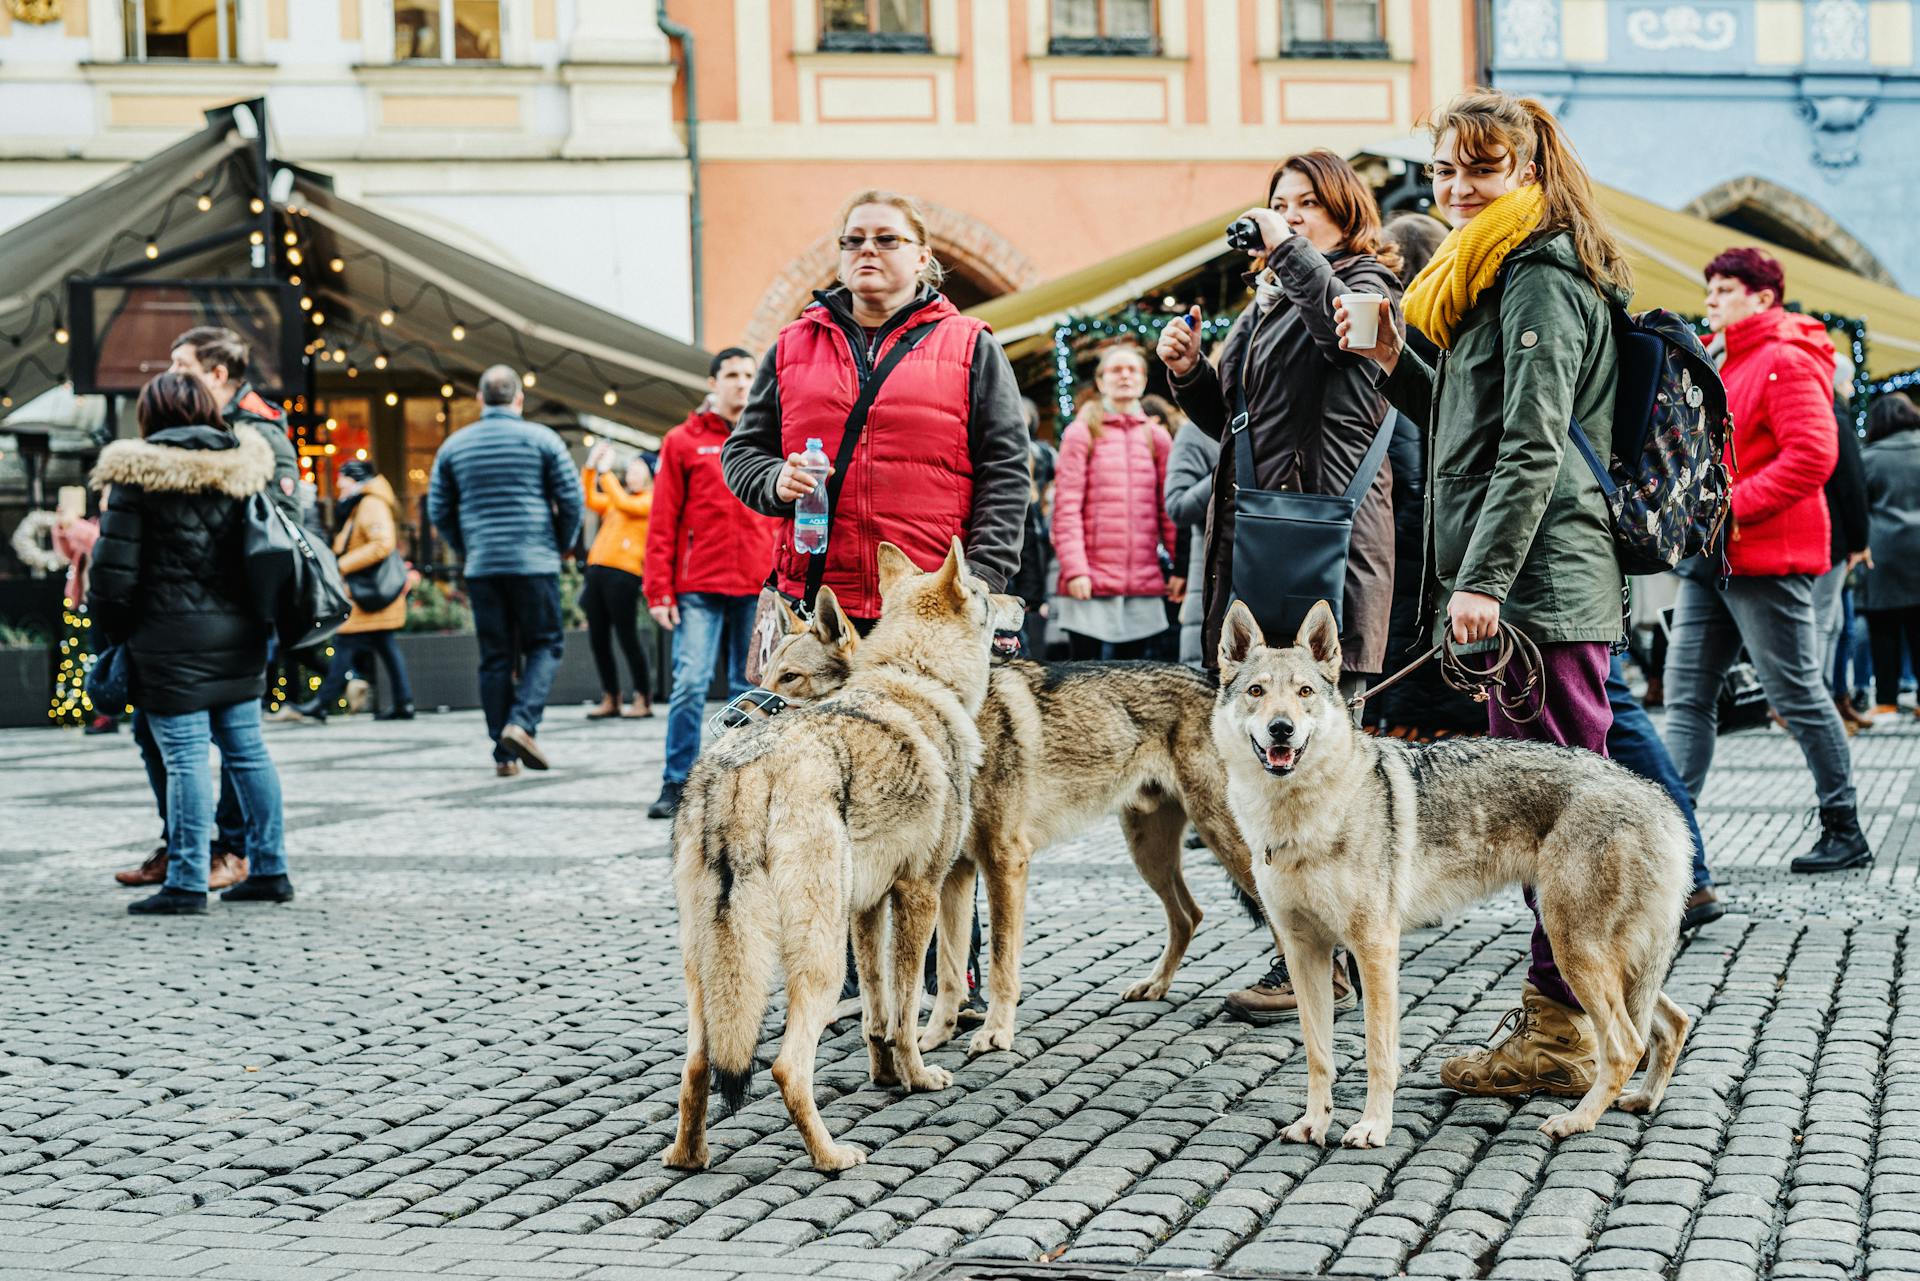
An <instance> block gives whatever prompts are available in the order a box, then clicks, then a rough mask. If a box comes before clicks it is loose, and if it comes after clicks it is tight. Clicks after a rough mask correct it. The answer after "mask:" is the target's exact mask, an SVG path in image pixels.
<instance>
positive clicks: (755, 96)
mask: <svg viewBox="0 0 1920 1281" xmlns="http://www.w3.org/2000/svg"><path fill="white" fill-rule="evenodd" d="M667 9H668V12H669V15H670V17H671V19H672V20H674V21H676V22H678V23H680V24H684V26H685V27H686V28H687V29H688V30H689V31H690V32H691V33H692V35H693V46H692V47H693V51H692V55H691V59H692V61H693V63H694V69H695V73H696V77H695V78H696V81H697V92H696V94H695V99H694V102H693V104H692V105H693V108H694V110H693V111H692V113H691V118H689V119H688V125H689V127H690V129H692V130H693V131H694V132H695V133H696V134H697V140H698V149H699V154H700V164H699V170H700V175H701V192H700V218H701V221H702V225H703V231H704V235H703V239H704V253H703V254H702V258H703V263H702V272H701V276H702V286H701V292H702V303H701V305H702V311H703V314H704V316H705V322H706V323H705V335H706V341H707V345H708V346H709V347H718V346H721V345H723V344H725V343H727V342H735V341H737V342H740V343H742V344H743V345H746V346H748V347H751V348H753V349H755V350H759V349H761V348H764V347H765V346H766V345H767V344H768V343H770V342H771V341H772V338H773V335H774V334H775V333H776V332H777V331H778V329H779V327H780V325H781V324H783V323H784V322H785V321H787V320H788V319H791V318H792V316H793V315H794V314H795V313H796V312H797V311H798V310H799V308H800V307H801V306H803V305H804V304H805V302H806V301H807V299H808V296H809V294H810V292H811V291H812V290H814V289H816V288H819V287H821V286H824V285H826V284H828V283H830V282H831V281H832V279H833V276H834V272H835V270H836V267H837V263H838V259H837V255H836V253H835V252H834V250H833V247H832V242H831V235H832V233H833V232H835V231H836V230H837V229H836V228H834V227H833V226H832V225H831V224H832V222H833V219H834V216H835V214H836V213H837V211H838V209H839V207H840V205H841V202H842V201H843V200H844V199H845V198H846V197H847V195H849V194H850V193H851V192H853V191H855V190H858V189H860V188H862V187H887V188H894V189H897V190H901V191H905V192H909V193H912V194H914V195H916V196H918V197H920V198H921V199H922V200H923V201H924V202H925V203H926V205H927V208H928V212H929V215H930V220H931V223H932V235H933V239H934V242H935V243H934V248H935V251H936V253H937V254H938V256H939V257H940V259H941V261H942V262H943V263H945V264H946V266H947V267H948V269H949V280H950V290H949V292H950V293H951V295H952V296H953V297H954V300H955V301H956V302H957V303H959V304H960V305H961V306H963V307H964V306H967V305H970V304H972V303H975V302H979V301H981V300H983V299H985V298H989V297H993V296H997V295H999V294H1003V293H1007V292H1010V291H1012V290H1016V289H1020V288H1023V287H1026V286H1028V285H1032V284H1035V283H1038V282H1039V281H1041V280H1045V279H1049V278H1052V277H1055V276H1059V275H1061V274H1064V273H1066V272H1069V271H1073V270H1076V269H1078V268H1081V267H1084V266H1087V265H1089V264H1091V263H1094V262H1098V261H1100V260H1101V259H1104V258H1107V257H1110V256H1112V255H1114V254H1116V253H1119V252H1122V251H1124V250H1127V249H1130V248H1133V247H1135V246H1137V245H1141V244H1144V243H1146V242H1148V241H1151V240H1153V239H1155V238H1157V237H1160V236H1164V235H1167V234H1168V233H1170V232H1174V231H1177V230H1180V229H1182V228H1185V227H1189V226H1192V225H1193V224H1194V223H1196V222H1197V221H1199V220H1201V219H1204V218H1207V217H1210V216H1213V215H1216V214H1222V213H1225V212H1227V211H1228V210H1230V209H1232V208H1233V207H1234V206H1235V205H1242V206H1245V205H1254V204H1259V203H1263V202H1264V199H1265V194H1266V183H1267V178H1268V174H1269V172H1270V171H1271V169H1272V167H1273V165H1274V163H1275V161H1277V160H1278V159H1280V158H1281V157H1282V156H1285V155H1286V154H1287V153H1289V152H1292V151H1298V150H1302V149H1306V148H1310V147H1316V146H1327V147H1333V148H1335V149H1338V150H1341V151H1343V152H1349V151H1353V150H1357V149H1359V148H1361V147H1363V146H1366V145H1367V144H1370V143H1376V142H1378V141H1380V140H1381V139H1382V138H1383V137H1393V138H1398V137H1403V136H1404V135H1405V134H1406V133H1407V131H1408V130H1409V129H1411V128H1412V126H1413V124H1414V122H1415V120H1417V119H1418V117H1419V116H1420V115H1421V113H1422V112H1424V111H1425V110H1426V109H1427V108H1428V107H1429V106H1430V105H1431V104H1432V103H1433V102H1434V101H1435V100H1436V99H1439V98H1443V97H1445V96H1446V95H1449V94H1452V93H1454V92H1456V91H1458V90H1459V89H1460V88H1462V87H1463V86H1465V85H1467V84H1469V83H1470V82H1472V80H1473V79H1474V78H1475V75H1476V71H1475V68H1476V67H1477V66H1478V65H1479V64H1478V56H1477V47H1478V37H1477V25H1476V13H1477V5H1476V4H1475V3H1474V0H668V4H667ZM685 107H686V104H685V103H684V102H683V104H682V110H683V115H685V114H687V113H686V112H685Z"/></svg>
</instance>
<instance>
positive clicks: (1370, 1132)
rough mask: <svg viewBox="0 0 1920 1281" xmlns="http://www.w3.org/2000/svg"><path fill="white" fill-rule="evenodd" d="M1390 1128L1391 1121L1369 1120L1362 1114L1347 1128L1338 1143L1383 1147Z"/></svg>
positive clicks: (1345, 1145) (1352, 1145)
mask: <svg viewBox="0 0 1920 1281" xmlns="http://www.w3.org/2000/svg"><path fill="white" fill-rule="evenodd" d="M1392 1130H1393V1122H1392V1121H1380V1120H1370V1119H1369V1118H1367V1117H1364V1116H1363V1117H1361V1118H1360V1119H1359V1120H1358V1121H1356V1122H1354V1123H1353V1124H1352V1125H1351V1126H1349V1127H1348V1128H1347V1132H1346V1135H1345V1136H1344V1137H1343V1138H1341V1140H1340V1145H1341V1146H1342V1147H1348V1148H1383V1147H1385V1146H1386V1145H1387V1135H1388V1134H1389V1133H1391V1132H1392Z"/></svg>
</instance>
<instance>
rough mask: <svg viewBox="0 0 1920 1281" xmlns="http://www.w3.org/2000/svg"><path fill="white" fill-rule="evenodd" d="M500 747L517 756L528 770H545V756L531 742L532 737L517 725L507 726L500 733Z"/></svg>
mask: <svg viewBox="0 0 1920 1281" xmlns="http://www.w3.org/2000/svg"><path fill="white" fill-rule="evenodd" d="M500 746H502V747H504V748H506V749H507V750H508V751H509V752H512V753H513V754H514V755H515V756H518V757H519V758H520V763H521V764H522V765H525V766H526V767H527V768H528V769H546V768H547V754H546V753H545V752H543V751H541V750H540V744H538V743H536V742H534V741H533V735H531V734H529V733H528V732H527V731H526V730H524V729H521V728H520V727H519V726H518V725H509V726H507V727H506V728H505V729H503V730H501V731H500Z"/></svg>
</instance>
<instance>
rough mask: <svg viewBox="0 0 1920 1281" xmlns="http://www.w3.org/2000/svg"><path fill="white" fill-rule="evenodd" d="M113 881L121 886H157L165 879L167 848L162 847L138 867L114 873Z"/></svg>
mask: <svg viewBox="0 0 1920 1281" xmlns="http://www.w3.org/2000/svg"><path fill="white" fill-rule="evenodd" d="M113 879H114V880H116V881H118V882H120V883H121V884H122V885H159V884H162V883H163V882H165V880H166V879H167V847H166V846H164V845H162V846H161V847H160V848H158V849H156V850H155V851H154V852H153V853H151V854H149V855H147V861H146V862H144V863H142V864H141V865H140V866H139V867H135V868H130V869H129V870H127V871H125V872H115V873H114V874H113Z"/></svg>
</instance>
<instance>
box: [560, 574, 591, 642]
mask: <svg viewBox="0 0 1920 1281" xmlns="http://www.w3.org/2000/svg"><path fill="white" fill-rule="evenodd" d="M586 581H587V571H586V570H584V569H582V568H580V564H579V562H578V561H571V560H570V561H567V562H566V563H565V564H563V565H561V566H560V625H561V626H562V627H565V628H568V629H569V630H571V629H574V628H578V627H585V626H586V625H587V611H586V610H584V609H582V608H580V589H581V588H582V587H584V586H585V585H586Z"/></svg>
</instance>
